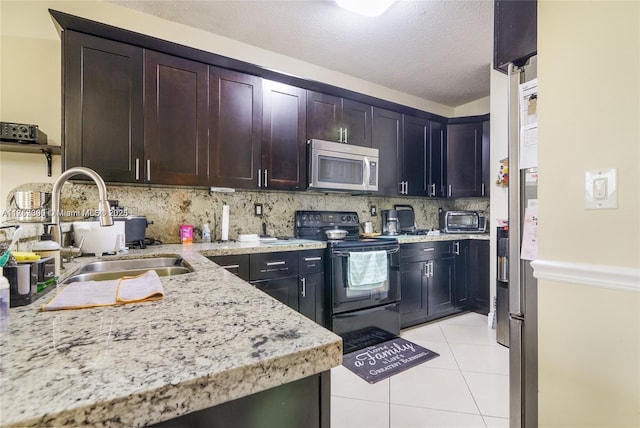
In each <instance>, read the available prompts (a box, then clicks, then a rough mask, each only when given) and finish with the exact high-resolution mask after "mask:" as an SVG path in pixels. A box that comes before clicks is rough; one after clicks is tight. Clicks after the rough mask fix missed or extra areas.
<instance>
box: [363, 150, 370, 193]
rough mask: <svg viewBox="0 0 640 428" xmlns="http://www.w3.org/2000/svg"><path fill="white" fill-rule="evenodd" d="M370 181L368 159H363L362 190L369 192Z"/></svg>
mask: <svg viewBox="0 0 640 428" xmlns="http://www.w3.org/2000/svg"><path fill="white" fill-rule="evenodd" d="M370 180H371V164H370V163H369V158H368V157H366V156H365V157H364V188H365V190H369V181H370Z"/></svg>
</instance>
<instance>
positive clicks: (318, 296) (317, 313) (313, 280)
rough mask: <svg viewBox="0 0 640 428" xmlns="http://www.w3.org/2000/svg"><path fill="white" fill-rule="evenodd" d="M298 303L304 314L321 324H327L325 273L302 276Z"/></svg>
mask: <svg viewBox="0 0 640 428" xmlns="http://www.w3.org/2000/svg"><path fill="white" fill-rule="evenodd" d="M298 303H299V311H300V313H301V314H302V315H304V316H306V317H307V318H309V319H311V320H313V321H315V322H317V323H318V324H320V325H325V320H324V317H325V314H324V274H323V273H314V274H310V275H304V276H302V275H301V276H300V283H299V284H298Z"/></svg>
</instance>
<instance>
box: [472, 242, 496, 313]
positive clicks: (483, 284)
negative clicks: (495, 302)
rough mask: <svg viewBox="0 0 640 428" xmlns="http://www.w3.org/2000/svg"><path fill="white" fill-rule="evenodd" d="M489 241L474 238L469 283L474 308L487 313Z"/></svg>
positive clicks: (488, 298) (488, 305)
mask: <svg viewBox="0 0 640 428" xmlns="http://www.w3.org/2000/svg"><path fill="white" fill-rule="evenodd" d="M489 252H490V250H489V241H480V240H472V241H471V242H470V245H469V283H470V289H471V290H472V292H471V296H472V297H473V299H474V302H473V303H474V310H475V311H476V312H478V313H480V314H483V315H486V314H487V313H488V312H489V308H490V307H491V304H490V299H491V298H490V295H489V294H490V292H489V281H490V280H489V275H490V274H489Z"/></svg>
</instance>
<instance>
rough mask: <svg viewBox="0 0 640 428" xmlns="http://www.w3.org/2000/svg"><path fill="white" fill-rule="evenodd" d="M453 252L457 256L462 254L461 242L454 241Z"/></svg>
mask: <svg viewBox="0 0 640 428" xmlns="http://www.w3.org/2000/svg"><path fill="white" fill-rule="evenodd" d="M453 254H455V255H456V256H459V255H460V243H459V242H454V243H453Z"/></svg>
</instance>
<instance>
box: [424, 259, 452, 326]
mask: <svg viewBox="0 0 640 428" xmlns="http://www.w3.org/2000/svg"><path fill="white" fill-rule="evenodd" d="M429 263H431V268H430V269H431V272H430V278H429V284H428V287H427V290H428V291H427V295H428V297H427V300H428V311H429V316H433V315H437V314H439V313H442V312H447V311H450V310H452V309H453V308H454V287H455V283H454V277H455V275H454V259H453V257H448V258H445V259H438V260H432V261H431V262H429Z"/></svg>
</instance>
